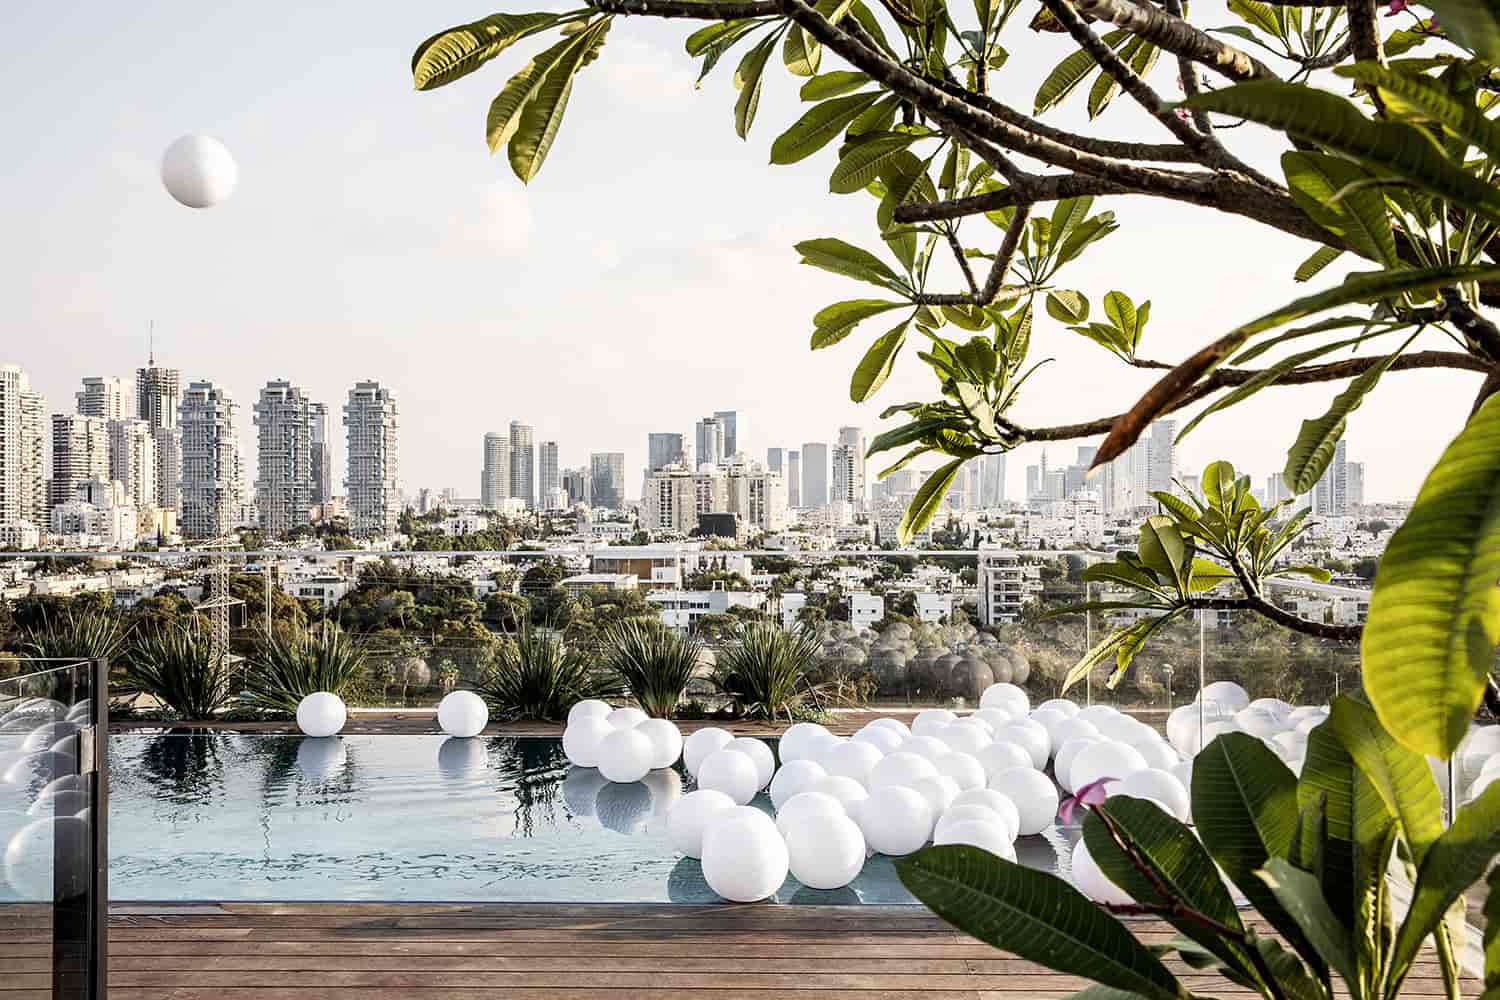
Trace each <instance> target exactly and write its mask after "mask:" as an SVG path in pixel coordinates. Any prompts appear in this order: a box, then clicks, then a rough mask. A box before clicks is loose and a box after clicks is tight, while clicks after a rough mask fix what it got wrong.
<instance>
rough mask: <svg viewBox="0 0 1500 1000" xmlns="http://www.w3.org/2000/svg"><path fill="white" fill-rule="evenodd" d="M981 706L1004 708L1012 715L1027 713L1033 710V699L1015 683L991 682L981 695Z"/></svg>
mask: <svg viewBox="0 0 1500 1000" xmlns="http://www.w3.org/2000/svg"><path fill="white" fill-rule="evenodd" d="M979 707H980V708H1003V709H1005V710H1006V711H1007V712H1009V713H1010V714H1011V715H1025V714H1027V713H1028V712H1030V711H1031V699H1030V698H1029V697H1027V695H1026V691H1025V690H1024V689H1022V688H1020V687H1017V686H1016V685H1014V684H991V685H990V686H989V687H987V688H985V689H984V693H983V694H981V695H980V696H979Z"/></svg>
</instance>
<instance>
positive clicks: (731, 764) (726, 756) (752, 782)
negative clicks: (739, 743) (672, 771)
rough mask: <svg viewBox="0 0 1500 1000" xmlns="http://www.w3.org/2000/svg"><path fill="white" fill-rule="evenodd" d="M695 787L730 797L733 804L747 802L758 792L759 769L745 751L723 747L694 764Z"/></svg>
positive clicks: (746, 803)
mask: <svg viewBox="0 0 1500 1000" xmlns="http://www.w3.org/2000/svg"><path fill="white" fill-rule="evenodd" d="M698 787H699V788H713V789H716V790H718V791H721V792H723V793H724V794H725V795H727V796H729V797H730V798H731V799H734V802H735V805H740V806H743V805H748V804H749V803H750V800H751V799H753V798H755V793H756V792H758V791H760V772H759V771H757V770H756V768H755V761H753V760H751V759H750V756H749V755H748V754H743V753H740V751H738V750H731V749H729V748H728V747H725V748H724V749H723V750H715V751H714V752H713V753H711V754H709V755H708V756H707V757H705V758H704V759H703V763H702V764H700V765H699V767H698Z"/></svg>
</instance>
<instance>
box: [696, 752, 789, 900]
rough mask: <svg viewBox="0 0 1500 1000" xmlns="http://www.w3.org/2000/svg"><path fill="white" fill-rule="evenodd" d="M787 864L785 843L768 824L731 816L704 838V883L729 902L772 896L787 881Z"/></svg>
mask: <svg viewBox="0 0 1500 1000" xmlns="http://www.w3.org/2000/svg"><path fill="white" fill-rule="evenodd" d="M716 753H717V754H733V755H735V756H738V757H741V758H743V759H744V760H745V762H746V763H747V764H748V763H749V758H748V757H745V755H744V754H740V753H736V752H735V751H732V750H719V751H716ZM710 759H712V758H710ZM706 763H707V762H705V764H706ZM751 767H752V769H753V767H754V765H753V764H752V765H751ZM789 865H790V858H789V857H788V855H787V849H786V841H784V840H782V839H781V835H780V834H779V833H778V832H777V830H776V827H775V826H774V825H773V824H772V823H770V822H769V821H766V822H764V823H761V822H756V821H755V820H754V819H753V818H751V817H748V816H745V815H742V814H731V815H729V816H727V817H725V818H722V819H718V820H716V821H715V822H714V823H713V824H712V825H710V827H709V829H708V834H707V835H706V836H705V837H704V838H703V880H704V881H705V882H707V883H708V887H709V888H710V889H712V890H713V891H714V892H716V893H718V894H719V895H720V896H722V897H723V898H724V899H727V900H729V901H731V902H735V903H753V902H755V901H756V900H760V899H765V898H766V897H767V896H770V895H772V894H773V893H775V892H776V890H777V889H779V888H781V883H782V882H784V881H786V875H787V871H788V868H789Z"/></svg>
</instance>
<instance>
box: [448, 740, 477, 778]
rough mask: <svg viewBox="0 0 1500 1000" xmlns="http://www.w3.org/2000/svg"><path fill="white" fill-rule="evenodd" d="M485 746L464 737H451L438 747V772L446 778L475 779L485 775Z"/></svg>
mask: <svg viewBox="0 0 1500 1000" xmlns="http://www.w3.org/2000/svg"><path fill="white" fill-rule="evenodd" d="M486 759H487V755H486V754H485V749H484V744H483V743H481V742H480V741H478V740H473V739H469V738H467V737H463V736H450V737H448V738H447V739H446V740H444V741H443V743H442V745H441V746H439V747H438V770H439V771H440V772H442V775H443V777H445V778H455V779H464V778H474V777H478V776H480V775H482V774H483V773H484V765H485V762H486Z"/></svg>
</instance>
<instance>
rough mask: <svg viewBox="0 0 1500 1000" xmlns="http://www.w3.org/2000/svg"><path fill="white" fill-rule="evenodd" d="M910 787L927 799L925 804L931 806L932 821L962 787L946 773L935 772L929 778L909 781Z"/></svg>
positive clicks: (949, 803)
mask: <svg viewBox="0 0 1500 1000" xmlns="http://www.w3.org/2000/svg"><path fill="white" fill-rule="evenodd" d="M911 787H912V788H913V789H915V790H916V791H918V792H921V793H922V796H923V797H924V798H925V799H927V804H928V805H929V806H931V807H932V818H933V820H934V821H936V820H937V818H938V817H939V816H941V815H942V814H943V811H944V810H945V809H947V808H948V806H950V805H952V804H953V800H954V799H956V798H958V793H959V792H961V791H963V789H961V788H959V787H958V782H956V781H954V780H953V779H952V778H950V777H948V776H947V775H946V774H936V775H933V776H932V777H930V778H918V779H917V780H916V781H913V782H912V783H911Z"/></svg>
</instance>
